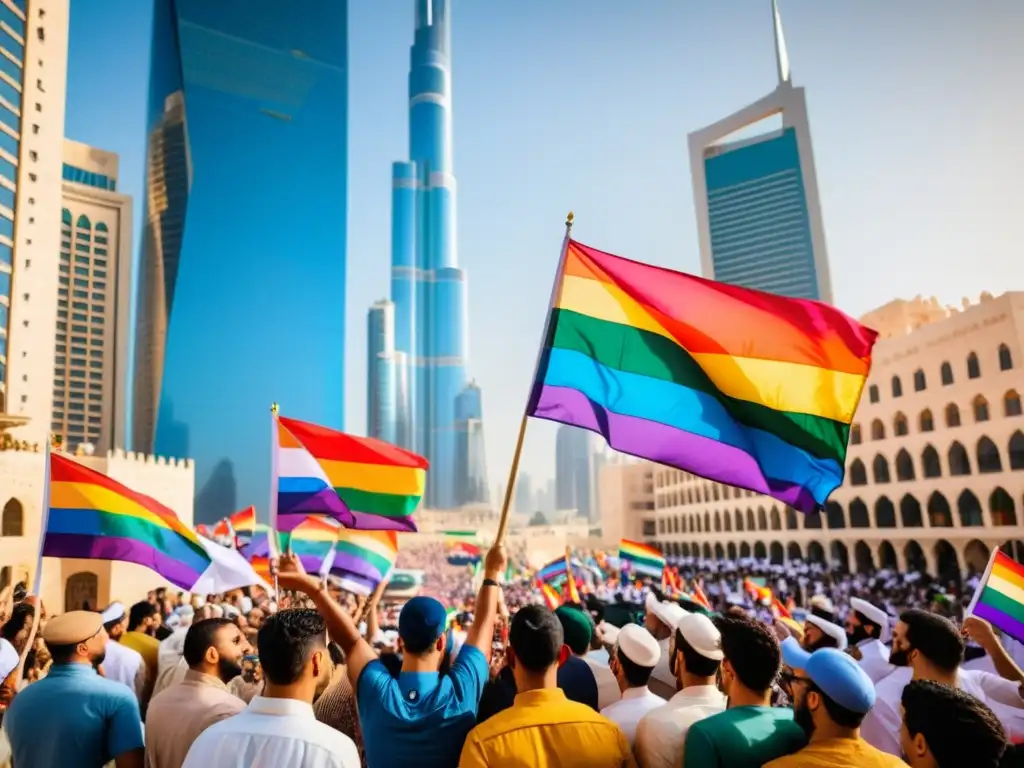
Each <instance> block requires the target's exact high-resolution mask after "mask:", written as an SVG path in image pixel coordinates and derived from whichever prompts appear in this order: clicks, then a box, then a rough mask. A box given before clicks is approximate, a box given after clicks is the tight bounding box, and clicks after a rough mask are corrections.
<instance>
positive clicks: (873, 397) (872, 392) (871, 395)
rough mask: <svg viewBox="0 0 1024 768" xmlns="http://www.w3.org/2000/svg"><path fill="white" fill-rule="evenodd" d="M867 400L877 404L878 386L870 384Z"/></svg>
mask: <svg viewBox="0 0 1024 768" xmlns="http://www.w3.org/2000/svg"><path fill="white" fill-rule="evenodd" d="M868 400H870V401H871V402H872V403H877V402H878V386H877V385H875V384H872V385H871V386H870V387H868Z"/></svg>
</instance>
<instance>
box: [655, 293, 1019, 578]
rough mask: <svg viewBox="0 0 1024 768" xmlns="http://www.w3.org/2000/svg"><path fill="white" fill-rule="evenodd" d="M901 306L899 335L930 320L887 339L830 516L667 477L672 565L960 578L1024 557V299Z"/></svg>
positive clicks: (662, 482)
mask: <svg viewBox="0 0 1024 768" xmlns="http://www.w3.org/2000/svg"><path fill="white" fill-rule="evenodd" d="M896 304H902V305H905V306H903V307H902V309H903V310H905V311H900V312H896V311H889V312H887V314H888V316H890V317H891V318H893V319H895V320H897V321H899V322H902V320H901V318H903V317H906V316H914V317H918V318H920V317H923V316H925V315H929V314H930V315H931V316H932V318H933V320H932V321H931V322H928V323H925V324H922V325H917V326H916V329H915V330H913V331H912V332H910V333H905V332H904V333H901V332H900V331H899V330H898V328H893V327H889V328H879V330H880V331H881V332H882V336H883V337H887V338H884V340H882V341H880V342H879V343H878V344H877V346H876V348H875V353H874V364H873V367H872V372H871V376H870V378H869V380H868V387H867V389H866V391H865V394H864V397H863V399H862V401H861V404H860V407H859V408H858V410H857V415H856V418H855V423H854V425H853V427H852V431H851V439H850V448H849V453H848V455H847V462H846V482H845V483H844V484H843V485H842V486H841V487H840V488H839V489H837V490H836V491H835V492H834V493H833V494H832V497H831V499H830V501H829V503H828V505H827V507H826V509H825V511H824V513H820V514H816V515H808V516H804V515H802V514H800V513H798V512H796V511H794V510H793V509H791V508H788V507H786V506H784V505H783V504H781V503H779V502H776V501H775V500H773V499H770V498H767V497H764V496H759V495H757V494H752V493H750V492H748V491H745V490H739V489H736V488H732V487H729V486H723V485H719V484H716V483H711V482H708V481H706V480H703V479H701V478H697V477H693V476H691V475H688V474H687V473H685V472H680V471H678V470H672V469H668V468H664V467H660V466H657V467H653V473H654V486H655V488H654V495H655V512H654V515H653V518H652V519H650V520H648V522H647V523H646V526H647V527H646V530H645V532H644V534H645V539H646V540H648V541H650V542H652V543H655V544H657V546H659V547H660V548H661V549H662V550H663V551H664V552H666V553H669V554H672V555H683V556H697V557H704V558H715V559H723V558H727V559H730V560H735V559H737V558H742V557H749V556H754V557H761V558H764V557H766V558H769V559H770V560H772V561H773V562H776V563H782V562H785V561H787V560H791V559H794V558H802V559H809V560H815V561H823V562H824V561H828V562H833V563H838V564H840V565H841V566H843V567H845V568H848V569H851V570H865V569H867V568H869V567H876V568H877V567H883V566H887V567H894V568H900V569H904V568H907V567H917V568H924V569H925V570H927V571H928V572H929V573H933V574H934V573H942V574H945V575H950V576H952V575H954V574H957V573H958V572H960V571H962V570H964V569H966V568H968V567H970V568H973V569H974V570H976V571H977V570H981V569H982V568H984V565H985V563H986V561H987V559H988V556H989V553H990V552H991V550H992V549H993V548H995V547H998V546H1001V545H1003V544H1004V543H1005V542H1007V541H1012V542H1016V547H1017V549H1016V550H1015V553H1019V554H1020V555H1024V417H1022V403H1021V397H1022V394H1024V344H1022V339H1024V292H1010V293H1005V294H1003V295H1002V296H999V297H998V298H992V297H990V296H988V295H984V296H983V297H982V300H981V301H980V302H979V303H976V304H973V305H970V306H966V303H965V307H964V309H963V310H962V311H945V312H943V313H942V315H943V316H942V317H941V319H940V318H938V317H936V315H937V313H936V312H935V311H934V310H935V305H934V303H933V302H932V303H929V302H923V301H921V300H916V301H915V302H902V303H900V302H897V303H896ZM895 309H900V307H892V306H890V307H889V310H895ZM874 316H875V317H876V318H877V317H879V316H878V315H877V314H875V315H874ZM870 318H871V316H868V318H867V319H869V320H870Z"/></svg>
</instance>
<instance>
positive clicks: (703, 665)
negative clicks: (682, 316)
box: [0, 545, 1024, 768]
mask: <svg viewBox="0 0 1024 768" xmlns="http://www.w3.org/2000/svg"><path fill="white" fill-rule="evenodd" d="M523 555H524V553H523V552H521V551H520V552H517V553H515V558H514V559H515V560H516V562H517V563H521V562H522V558H523ZM401 557H402V559H401V560H400V562H399V565H401V566H402V567H403V568H410V569H417V570H422V571H423V572H424V573H425V574H426V577H425V580H424V584H423V589H422V591H421V594H419V595H417V596H415V597H412V598H410V599H406V600H402V601H401V602H394V601H393V600H391V599H390V598H389V597H388V594H387V591H386V587H387V585H386V583H382V584H381V585H379V586H378V588H377V590H376V591H375V592H374V593H373V594H372V595H369V596H355V595H351V594H346V593H343V592H340V591H339V590H338V589H336V588H334V587H333V586H332V585H331V583H330V582H329V581H325V580H323V579H321V578H320V577H319V576H315V575H311V574H307V573H305V572H304V570H303V569H302V566H301V563H300V562H299V561H298V560H297V559H296V558H293V557H290V556H288V555H286V556H283V557H282V558H281V559H280V561H279V562H278V564H277V588H278V589H277V592H276V593H272V592H268V591H265V590H262V589H260V588H258V587H251V588H246V589H240V590H234V591H232V592H229V593H226V594H223V595H205V596H197V595H185V594H175V593H172V592H168V591H165V590H155V591H153V592H151V593H150V594H149V595H147V596H146V598H145V599H143V600H140V601H139V602H137V603H135V604H133V605H131V606H130V607H126V606H125V605H123V604H121V603H114V604H112V605H110V606H107V607H105V608H104V610H102V611H94V610H76V611H68V612H66V613H63V614H57V615H52V614H48V613H47V611H46V608H45V606H44V605H42V604H41V603H40V602H39V601H38V600H37V599H35V598H34V597H32V596H26V595H25V593H24V589H23V588H21V589H16V590H14V592H13V593H12V594H10V595H7V596H6V599H5V596H4V595H0V604H3V605H5V606H7V608H6V609H5V610H4V613H5V614H7V615H5V616H4V622H3V625H2V627H0V678H3V679H4V682H3V685H2V686H0V707H2V708H3V720H2V736H3V738H2V739H0V766H3V765H4V764H5V761H6V763H7V764H9V765H11V766H14V768H24V767H25V766H29V767H31V768H51V767H52V768H57V767H58V766H60V768H63V767H64V766H81V767H82V768H101V767H103V766H107V765H113V766H115V768H142V766H145V767H146V768H209V767H210V766H238V767H239V768H242V767H243V766H244V767H246V768H256V767H265V766H274V767H275V768H290V767H293V766H294V767H295V768H300V767H301V768H307V767H308V768H334V767H339V768H340V767H342V766H344V768H354V767H355V766H369V768H394V767H396V766H398V767H401V766H405V765H409V766H417V767H419V766H423V767H424V768H432V767H433V766H437V767H438V768H456V767H461V768H478V767H480V766H501V767H504V766H508V767H509V768H515V767H516V766H523V767H525V766H531V767H534V766H536V767H542V766H559V767H563V766H564V767H566V768H572V767H573V766H580V768H583V767H584V766H586V767H587V768H603V767H605V766H607V767H608V768H612V767H613V766H614V767H618V766H634V765H638V766H641V768H669V767H670V766H671V767H672V768H676V767H677V766H689V768H717V767H719V766H721V767H722V768H727V767H728V768H745V767H746V766H751V767H753V766H770V767H771V768H800V767H804V766H806V767H808V768H817V767H819V766H821V767H824V766H829V768H844V767H850V768H852V767H853V766H856V768H888V767H889V766H904V765H910V766H913V767H914V768H954V767H955V768H961V767H970V768H995V767H996V766H1000V767H1001V768H1010V766H1016V765H1024V761H1021V759H1020V758H1021V756H1020V755H1019V754H1018V748H1017V747H1016V746H1015V742H1016V741H1018V740H1021V739H1024V672H1022V671H1021V666H1020V664H1021V662H1024V659H1022V658H1021V657H1022V656H1024V653H1022V651H1021V645H1020V644H1019V643H1017V642H1016V641H1015V640H1012V639H1010V638H1007V637H1004V636H1001V635H1000V634H999V633H997V632H995V631H994V630H993V629H992V627H991V626H990V625H988V624H987V623H985V622H984V621H981V620H980V619H977V618H975V617H971V616H967V617H964V615H963V614H964V611H963V608H964V606H965V604H966V602H967V601H968V600H969V598H970V595H971V593H972V590H973V586H974V584H975V582H976V580H977V576H976V575H968V578H967V579H966V580H965V582H964V583H963V584H962V585H961V584H960V583H959V581H954V582H947V583H943V584H940V583H938V582H937V581H936V580H934V579H930V578H929V577H927V576H926V575H924V574H920V573H907V574H900V573H894V572H888V571H880V572H876V573H872V574H862V575H851V574H847V573H843V572H840V571H838V570H836V569H829V568H826V567H825V566H822V565H816V564H803V563H800V562H790V563H788V564H786V565H785V566H780V565H771V564H769V563H765V562H755V561H749V560H748V561H742V562H736V563H707V562H699V561H690V560H678V561H674V562H672V563H670V567H671V568H673V569H674V573H676V574H678V576H679V578H680V579H681V580H682V582H683V583H684V584H696V585H700V586H701V593H702V595H706V600H704V599H702V600H695V599H693V598H692V595H691V594H690V593H689V592H688V591H685V590H684V593H683V594H682V595H681V594H680V593H679V592H676V591H673V592H671V593H666V592H663V591H662V585H661V583H659V582H658V581H657V580H652V579H637V578H635V577H633V576H629V575H628V574H626V575H625V576H626V577H623V574H618V573H615V574H612V573H608V574H607V576H608V578H607V579H602V578H600V577H598V578H592V577H588V579H587V580H585V581H581V583H580V585H579V586H580V588H581V591H582V592H583V597H582V598H581V600H580V602H579V603H572V602H569V601H568V600H567V601H565V602H564V603H563V604H562V605H560V606H557V607H554V606H550V605H548V604H545V600H544V598H543V597H542V595H541V593H540V591H539V590H538V589H537V588H536V585H535V583H534V582H533V580H532V578H531V577H530V576H529V575H528V574H526V573H524V572H523V571H522V570H521V569H518V568H513V569H511V571H512V572H518V573H519V577H518V578H515V579H513V580H512V582H511V583H508V578H507V577H508V574H509V573H510V569H509V568H508V560H509V555H508V554H507V553H506V551H505V549H504V547H502V546H496V547H494V548H493V549H491V551H490V552H488V553H487V555H486V557H485V559H484V561H483V563H482V564H481V566H480V567H479V568H478V569H473V570H474V571H475V577H474V575H473V574H471V572H470V571H471V569H469V568H466V567H465V566H452V565H450V564H449V563H447V561H446V557H445V551H444V548H443V547H441V546H439V545H437V546H426V547H420V548H416V549H411V550H409V551H408V552H405V551H403V553H402V556H401ZM591 576H592V575H591ZM752 581H753V582H756V583H757V584H758V585H760V586H762V587H766V588H767V589H769V590H770V592H771V594H772V596H773V597H774V598H776V599H775V600H768V599H765V598H764V597H763V593H762V592H759V591H757V590H750V589H748V588H747V587H748V585H749V584H750V583H751V582H752ZM779 606H786V607H785V608H783V609H782V610H781V611H780V609H779ZM90 607H95V606H90ZM552 608H554V609H552ZM37 612H38V616H37V615H36V614H37ZM4 750H6V754H4V753H3V752H4Z"/></svg>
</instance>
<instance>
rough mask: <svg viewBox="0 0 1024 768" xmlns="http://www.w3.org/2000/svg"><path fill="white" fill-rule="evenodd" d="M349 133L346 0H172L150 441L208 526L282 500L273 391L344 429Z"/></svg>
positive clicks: (142, 436) (159, 163) (151, 129)
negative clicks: (191, 488) (271, 483)
mask: <svg viewBox="0 0 1024 768" xmlns="http://www.w3.org/2000/svg"><path fill="white" fill-rule="evenodd" d="M186 126H187V130H186ZM347 132H348V30H347V3H346V2H345V0H298V1H297V2H295V3H291V4H289V5H288V8H287V12H284V11H283V6H282V5H281V3H279V2H272V0H219V1H218V2H216V3H211V2H208V0H156V2H155V9H154V18H153V40H152V61H151V73H150V91H149V112H148V147H147V155H148V157H147V178H146V201H145V215H144V218H143V226H144V231H143V237H142V254H141V263H140V268H141V274H140V280H139V303H138V327H137V332H136V340H137V349H136V368H135V385H136V389H135V410H134V425H133V426H134V435H133V437H134V440H133V443H134V445H133V447H134V448H135V449H136V450H141V451H146V452H151V451H152V452H155V453H158V454H163V455H168V456H191V457H194V458H195V460H196V488H197V498H196V519H197V521H200V522H202V521H206V522H208V521H210V520H211V519H213V518H216V517H219V516H222V515H225V514H228V513H230V512H232V511H234V510H236V509H238V508H239V507H242V506H245V505H247V504H256V505H258V506H259V507H262V506H263V504H264V503H265V500H266V499H267V495H268V493H269V489H268V481H267V477H268V472H269V468H270V464H269V455H270V447H269V431H268V430H267V429H266V423H267V419H266V418H264V416H265V415H266V414H267V412H268V410H269V408H270V405H271V403H272V402H278V403H279V404H280V408H281V412H282V413H284V414H287V415H289V416H295V417H297V418H301V419H306V420H309V421H313V422H316V423H318V424H324V425H326V426H330V427H334V428H342V427H343V426H344V424H343V398H344V386H343V385H344V380H343V371H344V338H345V242H346V212H347V199H346V179H347V175H348V173H347Z"/></svg>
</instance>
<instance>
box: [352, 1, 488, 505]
mask: <svg viewBox="0 0 1024 768" xmlns="http://www.w3.org/2000/svg"><path fill="white" fill-rule="evenodd" d="M391 200H392V226H391V299H392V301H394V303H395V348H396V351H397V352H399V353H401V354H403V355H404V356H405V359H406V364H405V368H406V370H407V375H406V379H405V381H406V382H407V384H408V396H407V398H405V399H404V400H403V399H402V398H401V397H399V402H398V403H397V404H396V412H397V413H399V414H400V416H399V425H398V428H397V432H398V433H399V434H400V435H404V439H403V438H400V439H399V442H400V444H401V445H402V446H403V447H405V448H408V449H409V450H413V451H415V452H417V453H420V454H422V455H424V456H426V457H427V459H428V460H429V461H430V477H429V480H428V482H427V488H426V494H425V499H424V502H425V504H426V506H427V507H433V508H438V509H451V508H453V507H456V506H459V505H460V504H462V503H464V500H465V499H467V498H475V497H477V496H479V495H480V492H479V490H478V489H477V488H476V486H477V484H478V482H479V481H478V479H477V478H476V476H475V475H476V473H479V472H481V471H482V470H481V469H480V468H482V467H483V463H484V459H483V437H482V434H483V432H482V424H481V416H480V414H479V412H477V413H476V415H475V416H473V417H468V418H463V417H462V416H460V413H459V408H460V406H459V400H460V397H463V396H464V388H465V387H466V368H465V365H466V340H467V332H466V282H465V274H464V272H463V271H462V270H461V269H460V268H459V266H458V255H457V253H456V225H455V176H454V173H453V165H452V117H451V5H450V0H416V23H415V37H414V41H413V45H412V50H411V52H410V70H409V160H408V161H404V162H398V163H395V164H394V165H393V167H392V198H391ZM375 385H376V383H375V382H374V381H373V380H372V379H371V380H370V381H369V382H368V386H369V387H373V386H375ZM476 391H477V392H479V390H478V389H477V390H476ZM469 434H472V435H473V438H472V439H471V440H470V439H469V438H468V437H467V435H469ZM467 452H468V453H467ZM470 453H472V454H477V453H478V455H469V454H470ZM470 471H472V472H473V473H474V476H472V477H470V476H469V475H467V474H466V473H467V472H470ZM483 474H484V475H485V474H486V473H483ZM484 485H485V486H486V483H484ZM483 495H484V496H486V493H484V494H483Z"/></svg>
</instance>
